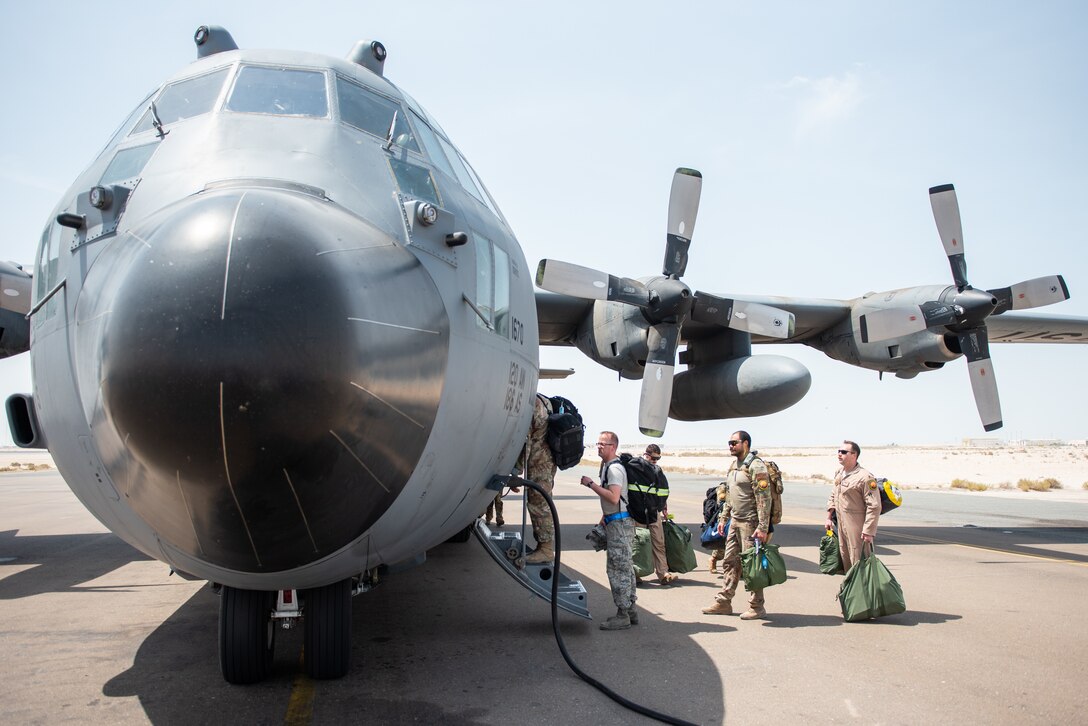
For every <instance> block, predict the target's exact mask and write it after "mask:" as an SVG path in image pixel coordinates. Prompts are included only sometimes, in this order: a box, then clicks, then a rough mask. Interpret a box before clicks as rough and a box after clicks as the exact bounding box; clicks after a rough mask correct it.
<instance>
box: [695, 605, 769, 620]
mask: <svg viewBox="0 0 1088 726" xmlns="http://www.w3.org/2000/svg"><path fill="white" fill-rule="evenodd" d="M703 612H706V611H705V610H704V611H703ZM765 617H767V610H766V609H765V608H761V607H760V608H748V609H747V610H745V611H744V612H743V613H741V614H740V619H741V620H759V619H761V618H765Z"/></svg>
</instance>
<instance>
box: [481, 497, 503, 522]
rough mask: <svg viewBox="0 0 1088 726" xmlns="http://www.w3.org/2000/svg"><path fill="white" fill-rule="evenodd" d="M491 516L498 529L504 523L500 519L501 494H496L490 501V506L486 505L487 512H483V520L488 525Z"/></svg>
mask: <svg viewBox="0 0 1088 726" xmlns="http://www.w3.org/2000/svg"><path fill="white" fill-rule="evenodd" d="M493 515H494V519H495V523H496V524H498V525H499V526H500V527H501V526H503V525H504V524H505V523H506V522H505V521H504V520H503V518H502V492H499V493H498V494H496V495H495V499H494V500H492V502H491V504H488V505H487V511H486V512H484V520H485V521H486V522H487V523H488V524H491V519H492V516H493Z"/></svg>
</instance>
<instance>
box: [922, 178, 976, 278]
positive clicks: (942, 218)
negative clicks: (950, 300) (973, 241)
mask: <svg viewBox="0 0 1088 726" xmlns="http://www.w3.org/2000/svg"><path fill="white" fill-rule="evenodd" d="M929 205H930V206H931V207H932V208H933V221H935V222H936V223H937V233H938V234H940V235H941V244H943V245H944V252H945V254H946V255H948V264H949V265H950V266H951V267H952V279H954V280H955V281H956V287H957V288H958V289H960V290H963V289H964V288H966V287H967V286H968V284H969V283H968V282H967V261H966V260H965V259H964V257H963V225H962V224H960V205H959V202H958V201H956V188H955V187H954V186H952V185H951V184H943V185H941V186H938V187H930V190H929Z"/></svg>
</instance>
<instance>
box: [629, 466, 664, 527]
mask: <svg viewBox="0 0 1088 726" xmlns="http://www.w3.org/2000/svg"><path fill="white" fill-rule="evenodd" d="M620 463H621V464H623V469H624V471H626V472H627V511H628V512H629V513H630V514H631V516H632V517H634V519H635V521H636V522H638V523H639V524H653V523H654V522H656V521H657V512H658V486H657V471H656V470H655V469H654V466H653V464H651V463H650V462H648V461H646V460H645V459H643V458H642V457H641V456H631V455H630V454H620Z"/></svg>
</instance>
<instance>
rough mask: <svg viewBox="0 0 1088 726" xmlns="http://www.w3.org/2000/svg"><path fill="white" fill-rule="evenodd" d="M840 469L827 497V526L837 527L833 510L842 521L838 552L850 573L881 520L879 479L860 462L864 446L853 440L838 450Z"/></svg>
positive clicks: (845, 442)
mask: <svg viewBox="0 0 1088 726" xmlns="http://www.w3.org/2000/svg"><path fill="white" fill-rule="evenodd" d="M838 456H839V465H840V468H839V470H838V471H837V472H835V486H834V487H833V488H832V489H831V496H829V497H828V498H827V521H826V522H825V523H824V526H825V527H826V528H827V529H832V528H833V527H834V521H833V520H832V518H831V515H832V513H834V514H835V518H836V519H838V524H839V528H838V531H839V554H840V555H841V556H842V566H843V569H844V570H845V571H847V572H849V571H850V566H851V565H853V564H854V563H855V562H857V561H858V560H860V559H861V556H862V547H863V546H864V543H868V544H869V546H870V547H872V544H873V538H874V537H876V527H877V520H879V519H880V492H879V491H878V490H877V483H876V478H875V477H874V476H873V475H872V474H870V473H869V470H868V469H865V468H863V467H861V466H859V465H858V457H859V456H861V447H860V446H858V445H857V444H856V443H854V442H853V441H843V442H842V446H841V447H839V451H838Z"/></svg>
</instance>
